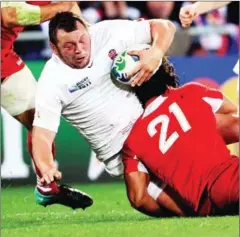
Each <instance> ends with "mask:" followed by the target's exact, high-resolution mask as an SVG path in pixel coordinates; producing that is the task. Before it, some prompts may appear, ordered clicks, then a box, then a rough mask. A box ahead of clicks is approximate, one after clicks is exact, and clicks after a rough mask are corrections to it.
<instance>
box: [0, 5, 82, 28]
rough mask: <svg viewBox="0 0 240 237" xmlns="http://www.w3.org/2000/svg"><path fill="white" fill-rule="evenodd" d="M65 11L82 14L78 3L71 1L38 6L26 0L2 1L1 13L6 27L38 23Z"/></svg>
mask: <svg viewBox="0 0 240 237" xmlns="http://www.w3.org/2000/svg"><path fill="white" fill-rule="evenodd" d="M64 11H73V12H74V13H75V14H77V15H80V9H79V7H78V6H77V3H76V2H71V1H68V2H60V3H50V4H48V5H45V6H36V5H31V4H27V3H25V2H5V3H1V14H2V20H3V24H4V26H5V27H14V26H27V25H38V24H40V23H43V22H45V21H48V20H50V19H51V18H53V17H54V16H55V15H56V14H57V13H59V12H64Z"/></svg>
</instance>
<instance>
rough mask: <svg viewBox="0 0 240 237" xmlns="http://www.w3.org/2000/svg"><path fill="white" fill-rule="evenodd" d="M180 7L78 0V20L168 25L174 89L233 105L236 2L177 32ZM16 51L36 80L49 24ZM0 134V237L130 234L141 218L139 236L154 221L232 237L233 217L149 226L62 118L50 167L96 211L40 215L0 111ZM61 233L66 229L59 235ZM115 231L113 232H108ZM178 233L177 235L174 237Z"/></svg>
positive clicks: (10, 127)
mask: <svg viewBox="0 0 240 237" xmlns="http://www.w3.org/2000/svg"><path fill="white" fill-rule="evenodd" d="M185 4H190V3H189V2H180V1H179V2H137V1H135V2H125V1H122V2H121V3H120V2H100V1H89V2H82V3H81V6H80V7H81V10H82V14H83V16H84V18H85V19H86V20H87V21H89V22H90V23H96V22H99V21H102V20H105V19H116V18H118V19H132V20H134V19H137V18H139V17H143V18H145V19H151V18H166V19H170V20H172V21H173V22H174V23H175V24H176V27H177V33H176V37H175V40H174V43H173V46H172V47H171V49H170V51H169V56H170V60H171V61H172V62H173V64H174V65H175V67H176V69H177V72H178V75H179V77H180V82H181V84H183V83H185V82H189V81H198V82H201V83H204V84H206V85H208V86H211V87H215V88H219V89H220V90H221V91H223V92H224V93H225V94H226V95H227V96H228V97H229V98H231V99H232V101H233V102H234V103H236V105H238V95H237V90H236V89H237V80H238V78H237V76H236V75H235V74H234V73H233V71H232V68H233V67H234V65H235V63H236V61H237V59H238V52H239V1H237V2H232V3H231V4H230V5H228V6H227V7H224V8H221V9H218V10H216V11H213V12H211V13H209V14H206V15H203V16H201V17H199V18H198V19H197V20H196V21H195V22H194V24H193V26H192V27H191V28H190V29H188V30H183V29H182V28H181V27H180V23H179V19H178V13H179V10H180V8H181V6H183V5H185ZM15 49H16V51H17V52H18V53H19V54H20V55H21V57H22V59H23V60H24V61H25V62H26V63H27V64H28V66H29V68H30V69H31V70H32V72H33V74H34V75H35V77H36V78H38V77H39V75H40V73H41V70H42V68H43V66H44V64H45V62H46V60H47V59H48V58H49V57H50V56H51V50H50V48H49V46H48V23H44V24H42V25H40V26H34V27H27V28H26V29H25V31H24V32H23V33H21V34H20V36H19V38H18V40H17V42H16V43H15ZM203 122H204V118H203ZM1 137H2V139H1V147H2V149H1V179H2V188H3V189H2V228H3V229H2V230H3V232H2V234H3V235H2V236H4V237H12V236H57V235H59V234H56V233H55V232H51V231H50V230H49V231H47V232H46V228H49V229H54V228H58V233H59V232H60V236H67V235H69V234H72V236H83V235H85V236H101V235H103V234H105V236H110V235H111V236H120V235H122V234H124V235H125V236H132V235H135V234H137V233H139V232H136V231H139V229H141V228H142V226H141V223H142V221H144V223H145V224H146V225H148V228H147V229H142V231H141V233H142V235H141V236H153V235H156V234H157V233H159V232H157V230H156V229H155V228H156V227H157V226H160V225H161V224H164V225H163V226H161V228H160V230H161V229H162V230H164V235H163V233H162V232H160V233H161V236H193V234H194V235H195V236H196V237H197V236H226V237H227V236H228V237H229V236H238V228H236V226H237V225H238V220H237V219H236V218H234V217H229V219H222V218H216V219H211V218H202V219H200V220H199V221H197V222H196V223H195V220H194V219H191V220H188V219H182V222H179V220H178V219H173V220H165V222H163V220H154V221H153V222H150V220H151V218H148V217H145V216H143V215H141V214H138V213H136V212H135V211H133V210H132V209H131V208H130V206H129V205H128V203H127V198H126V197H125V196H126V195H125V190H124V185H123V184H122V182H121V181H120V183H117V184H115V183H112V182H119V180H117V179H115V180H114V179H113V178H111V177H109V176H108V175H107V174H106V173H105V172H104V169H103V166H102V165H101V164H100V163H99V162H98V161H97V160H96V158H95V154H94V153H93V152H92V151H91V149H90V148H89V146H88V145H87V144H86V142H85V141H84V140H83V139H82V138H81V137H80V136H79V134H78V132H77V131H76V130H75V129H74V128H72V127H70V126H69V125H68V124H67V123H66V122H65V121H64V120H62V121H61V126H60V130H59V134H58V136H57V138H56V145H57V162H58V165H59V168H60V170H61V171H62V172H63V174H64V179H63V181H64V182H65V183H75V184H76V186H77V187H79V188H80V189H83V190H84V191H87V192H89V193H90V195H92V196H93V197H94V199H95V200H96V202H95V206H96V207H92V208H91V209H89V210H87V213H83V214H82V212H77V214H76V213H75V214H73V213H71V212H69V210H68V209H67V210H66V208H64V207H50V208H47V209H46V210H47V211H46V210H45V209H43V208H41V207H37V206H36V205H35V204H34V200H33V194H32V192H33V187H34V186H33V185H34V184H35V180H36V178H35V175H34V171H33V168H32V164H31V159H30V157H29V155H28V152H27V148H26V130H25V129H23V128H22V127H21V126H20V124H19V123H18V122H16V121H15V120H13V119H12V118H11V117H10V116H9V115H8V114H7V113H6V112H5V111H4V110H3V109H2V110H1ZM229 148H230V149H231V151H232V153H234V154H238V155H239V150H238V148H239V144H234V145H231V146H230V147H229ZM79 184H80V186H79ZM13 186H14V187H13ZM94 208H95V209H94ZM24 213H25V214H24ZM124 216H125V217H124ZM124 218H125V219H124ZM49 219H50V222H48V220H49ZM56 220H58V221H56ZM94 220H95V221H94ZM139 221H140V222H139ZM67 222H68V223H70V224H68V225H67V227H66V226H65V227H66V228H65V229H64V227H63V226H61V225H62V224H66V223H67ZM115 222H117V223H118V225H117V223H115ZM79 223H82V226H80V229H78V227H77V226H76V224H79ZM96 223H97V225H96V227H95V229H94V231H95V232H91V231H90V229H91V225H93V224H96ZM119 223H120V224H119ZM104 224H106V225H104ZM109 225H111V228H110V227H109ZM129 225H130V226H132V225H135V227H134V229H131V230H130V229H129V228H130V227H129ZM46 226H47V227H46ZM60 226H61V227H60ZM144 226H145V225H144ZM105 227H106V228H105ZM67 228H68V229H71V232H68V234H66V235H65V233H64V231H66V229H67ZM114 228H115V229H116V233H115V234H114V233H111V230H114ZM177 228H179V229H177ZM100 229H101V230H100ZM154 229H155V231H154ZM26 230H27V232H26ZM124 230H125V232H124ZM173 230H174V231H175V232H173ZM213 230H214V231H213ZM36 231H37V232H36ZM44 231H45V232H44ZM149 231H150V232H149ZM181 231H183V233H184V234H182V235H181V233H182V232H181ZM126 233H128V234H129V235H128V234H126ZM145 233H149V235H147V234H145ZM188 234H189V235H188Z"/></svg>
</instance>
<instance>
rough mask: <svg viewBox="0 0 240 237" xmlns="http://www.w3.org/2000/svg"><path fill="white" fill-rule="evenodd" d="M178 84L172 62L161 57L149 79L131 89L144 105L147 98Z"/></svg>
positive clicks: (162, 92) (160, 93)
mask: <svg viewBox="0 0 240 237" xmlns="http://www.w3.org/2000/svg"><path fill="white" fill-rule="evenodd" d="M178 86H179V78H178V76H177V74H176V73H175V69H174V66H173V64H171V63H170V62H169V61H168V59H167V57H163V60H162V65H161V66H160V68H159V69H158V71H157V72H156V73H155V74H154V75H153V76H152V77H151V78H150V80H148V81H146V82H144V83H143V84H142V85H141V86H135V87H134V88H133V90H134V91H135V93H136V96H137V97H138V99H139V101H140V102H141V103H142V105H143V106H145V104H146V102H147V101H148V100H149V99H151V98H153V97H155V96H159V95H162V94H164V93H165V92H166V91H167V90H168V88H169V87H174V88H176V87H178Z"/></svg>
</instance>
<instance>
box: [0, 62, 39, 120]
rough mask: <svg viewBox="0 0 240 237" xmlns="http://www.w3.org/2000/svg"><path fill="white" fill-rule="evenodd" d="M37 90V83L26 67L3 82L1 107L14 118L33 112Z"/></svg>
mask: <svg viewBox="0 0 240 237" xmlns="http://www.w3.org/2000/svg"><path fill="white" fill-rule="evenodd" d="M36 88H37V82H36V80H35V78H34V76H33V74H32V73H31V71H30V70H29V69H28V67H27V66H25V67H24V68H23V69H21V70H20V71H18V72H16V73H14V74H12V75H11V76H9V77H7V78H6V79H5V80H4V81H3V82H2V85H1V106H2V107H3V108H5V109H6V110H7V112H8V113H9V114H10V115H12V116H13V117H15V116H18V115H21V114H23V113H24V112H25V111H30V110H32V109H33V108H34V107H35V94H36ZM30 113H31V112H30Z"/></svg>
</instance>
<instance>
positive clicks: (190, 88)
mask: <svg viewBox="0 0 240 237" xmlns="http://www.w3.org/2000/svg"><path fill="white" fill-rule="evenodd" d="M179 88H180V89H181V90H184V91H189V92H192V91H193V90H194V91H199V90H204V89H205V88H206V86H204V85H203V84H200V83H198V82H188V83H186V84H184V85H182V86H181V87H179Z"/></svg>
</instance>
